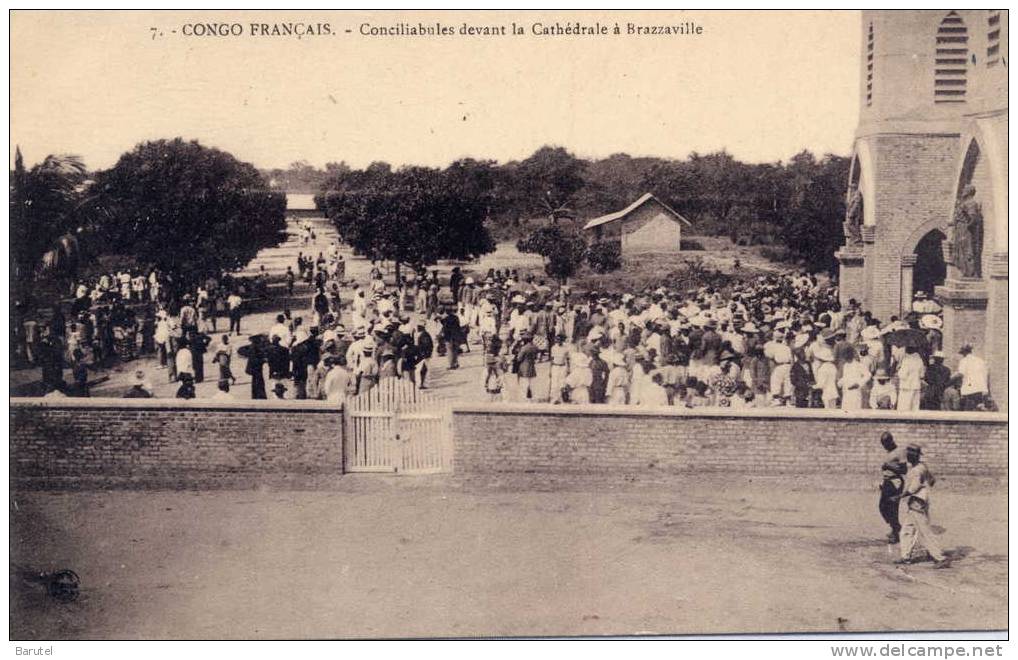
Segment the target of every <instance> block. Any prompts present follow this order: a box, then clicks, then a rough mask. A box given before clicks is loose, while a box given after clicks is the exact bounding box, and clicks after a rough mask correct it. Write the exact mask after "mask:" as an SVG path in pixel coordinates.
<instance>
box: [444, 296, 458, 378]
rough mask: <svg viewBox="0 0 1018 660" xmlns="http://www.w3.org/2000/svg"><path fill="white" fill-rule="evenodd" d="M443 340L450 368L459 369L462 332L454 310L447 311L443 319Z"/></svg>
mask: <svg viewBox="0 0 1018 660" xmlns="http://www.w3.org/2000/svg"><path fill="white" fill-rule="evenodd" d="M442 340H443V341H444V342H445V345H446V350H447V352H448V353H449V368H450V369H459V368H460V342H461V341H462V331H461V328H460V319H459V317H458V316H457V315H456V313H455V312H454V311H453V310H447V311H446V314H445V316H444V317H443V318H442Z"/></svg>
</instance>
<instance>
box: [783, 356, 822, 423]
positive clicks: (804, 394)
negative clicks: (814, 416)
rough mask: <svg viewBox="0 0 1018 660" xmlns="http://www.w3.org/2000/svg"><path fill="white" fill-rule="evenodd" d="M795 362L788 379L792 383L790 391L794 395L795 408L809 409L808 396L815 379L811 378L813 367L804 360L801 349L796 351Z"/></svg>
mask: <svg viewBox="0 0 1018 660" xmlns="http://www.w3.org/2000/svg"><path fill="white" fill-rule="evenodd" d="M794 355H795V362H794V363H792V370H791V372H790V373H789V378H790V379H791V381H792V391H793V393H794V395H795V407H796V408H809V404H810V394H811V393H812V391H813V386H814V385H815V384H816V379H815V378H814V377H813V365H811V364H810V363H809V361H808V360H807V359H806V354H805V353H804V352H803V351H802V349H796V351H795V353H794Z"/></svg>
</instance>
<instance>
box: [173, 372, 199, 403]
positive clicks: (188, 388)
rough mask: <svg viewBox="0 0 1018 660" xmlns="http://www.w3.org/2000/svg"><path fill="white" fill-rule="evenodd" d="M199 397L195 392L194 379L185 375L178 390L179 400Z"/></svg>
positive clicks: (189, 375)
mask: <svg viewBox="0 0 1018 660" xmlns="http://www.w3.org/2000/svg"><path fill="white" fill-rule="evenodd" d="M196 396H198V394H197V392H195V390H194V379H193V378H191V374H183V376H181V378H180V387H178V388H177V398H178V399H193V398H195V397H196Z"/></svg>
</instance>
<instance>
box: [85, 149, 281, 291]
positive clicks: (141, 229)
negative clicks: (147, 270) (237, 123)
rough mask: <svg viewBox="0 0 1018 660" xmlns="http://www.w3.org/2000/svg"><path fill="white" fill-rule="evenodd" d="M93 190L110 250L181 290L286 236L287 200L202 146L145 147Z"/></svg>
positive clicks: (252, 172) (250, 169) (102, 176)
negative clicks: (163, 274)
mask: <svg viewBox="0 0 1018 660" xmlns="http://www.w3.org/2000/svg"><path fill="white" fill-rule="evenodd" d="M95 188H96V189H97V191H98V195H99V196H100V197H101V200H102V207H103V208H105V209H107V210H108V214H109V215H108V217H103V218H95V219H94V220H95V222H94V225H95V232H96V234H97V235H98V236H99V237H101V239H102V240H103V242H104V245H105V246H106V248H107V249H108V250H109V251H110V252H113V253H121V254H130V255H133V256H134V258H135V259H136V260H137V262H138V264H139V265H141V266H143V267H150V266H151V267H156V268H159V269H160V270H162V271H163V272H166V273H168V274H169V275H170V276H171V278H172V279H173V280H174V281H175V282H177V283H178V284H184V285H186V284H189V283H193V282H195V281H198V280H199V279H201V278H204V277H206V276H208V275H219V274H221V273H222V272H223V271H230V270H235V269H238V268H241V267H243V266H244V265H246V264H247V263H248V262H249V261H251V259H253V258H254V256H255V255H256V254H257V253H258V251H259V250H261V249H263V248H267V247H272V246H274V245H278V244H279V243H280V242H281V241H282V240H283V238H284V233H283V232H284V231H285V229H286V220H285V211H286V199H285V198H284V196H283V194H282V193H279V192H273V191H271V190H270V189H269V186H268V184H267V182H266V180H265V178H264V177H263V176H262V175H261V174H260V173H259V172H258V170H256V169H255V168H254V166H252V165H250V164H248V163H243V162H241V161H239V160H237V159H236V158H234V157H233V156H232V155H230V154H228V153H226V152H224V151H220V150H218V149H212V148H208V147H204V146H202V145H201V144H199V143H198V142H197V141H191V142H185V141H184V140H182V139H180V138H177V139H174V140H157V141H153V142H145V143H142V144H139V145H138V146H137V147H135V148H134V149H133V150H132V151H130V152H129V153H126V154H124V155H123V156H121V158H120V160H119V161H118V162H117V163H116V165H114V166H113V167H112V168H111V169H109V170H106V171H104V172H101V173H99V175H98V176H97V177H96V184H95Z"/></svg>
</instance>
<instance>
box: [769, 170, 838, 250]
mask: <svg viewBox="0 0 1018 660" xmlns="http://www.w3.org/2000/svg"><path fill="white" fill-rule="evenodd" d="M787 171H788V175H789V182H790V183H789V186H790V194H789V198H788V202H787V207H786V210H785V226H784V231H783V232H782V239H783V241H784V243H785V245H786V246H787V247H788V248H789V249H790V250H792V251H793V252H794V253H795V254H796V255H797V256H799V257H800V258H801V259H803V260H804V262H805V265H806V267H807V268H809V269H810V270H833V269H834V268H835V267H836V265H837V262H836V260H835V258H834V252H835V251H836V250H837V248H838V246H839V245H841V243H842V242H843V240H844V238H843V235H842V234H841V221H842V218H843V217H844V214H845V201H844V192H845V186H846V183H845V182H846V181H848V160H847V159H845V158H841V157H839V156H831V155H828V156H825V157H824V159H823V160H821V161H820V162H817V160H816V157H815V156H813V154H811V153H809V152H807V151H804V152H801V153H799V154H797V155H796V156H794V157H793V158H792V161H791V162H790V163H789V164H788V167H787Z"/></svg>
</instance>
